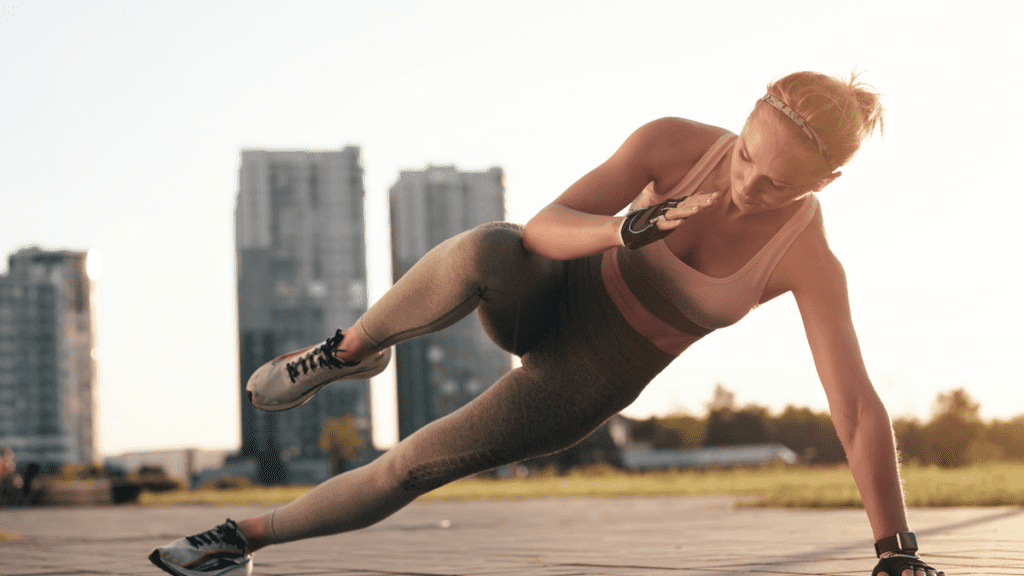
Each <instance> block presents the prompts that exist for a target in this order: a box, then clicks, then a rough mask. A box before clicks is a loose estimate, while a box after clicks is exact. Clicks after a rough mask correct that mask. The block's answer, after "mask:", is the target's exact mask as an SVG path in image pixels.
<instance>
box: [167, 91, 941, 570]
mask: <svg viewBox="0 0 1024 576" xmlns="http://www.w3.org/2000/svg"><path fill="white" fill-rule="evenodd" d="M881 113H882V111H881V107H880V105H879V102H878V96H877V94H876V93H875V92H873V91H872V90H870V89H868V88H867V87H865V86H864V85H862V84H860V83H858V82H857V79H856V75H854V76H853V77H851V79H850V80H849V81H843V80H840V79H836V78H831V77H828V76H824V75H821V74H816V73H809V72H801V73H796V74H792V75H789V76H786V77H784V78H782V79H780V80H778V81H776V82H774V83H772V84H771V85H770V86H769V88H768V95H766V96H765V97H764V98H762V99H760V100H758V101H757V103H756V105H755V107H754V110H753V112H752V113H751V114H750V116H749V117H748V119H747V121H746V123H745V125H744V127H743V130H742V131H741V133H740V134H739V135H738V136H737V135H734V134H731V133H730V132H728V131H726V130H723V129H721V128H717V127H714V126H708V125H704V124H700V123H697V122H692V121H688V120H683V119H679V118H664V119H661V120H655V121H653V122H651V123H649V124H647V125H645V126H642V127H641V128H639V129H638V130H637V131H636V132H634V133H633V134H632V135H630V136H629V138H628V139H627V140H626V141H625V143H624V144H623V145H622V146H621V147H620V148H619V149H618V151H616V152H615V153H614V154H613V155H612V156H611V158H609V159H608V160H607V161H605V162H604V163H603V164H601V165H600V166H598V167H597V168H596V169H594V170H593V171H591V172H590V173H589V174H587V175H585V176H583V178H581V179H580V180H579V181H578V182H576V183H575V184H573V185H572V186H571V187H570V188H569V189H568V190H566V191H565V192H564V193H562V195H561V196H559V197H558V198H557V199H556V200H555V201H554V202H553V203H552V204H550V205H549V206H547V207H546V208H544V209H543V210H541V211H540V213H538V214H537V215H536V216H535V217H534V218H533V219H532V220H530V222H529V223H528V224H527V225H526V227H525V228H522V227H520V226H517V225H513V224H507V223H494V224H488V225H484V226H480V227H478V228H476V229H474V230H470V231H468V232H465V233H463V234H460V235H458V236H456V237H454V238H451V239H449V240H448V241H446V242H444V243H442V244H441V245H439V246H437V247H436V248H435V249H433V250H432V251H431V252H429V253H428V254H427V255H426V256H424V257H423V259H422V260H421V261H420V262H419V263H417V265H416V266H415V267H413V269H412V270H411V271H409V272H408V273H407V274H406V275H405V276H403V277H402V278H401V279H400V280H399V281H398V282H397V283H396V284H395V285H394V286H393V287H392V288H391V290H389V291H388V292H387V293H386V294H385V295H384V296H383V297H382V298H381V299H380V300H379V301H378V302H377V303H375V304H374V305H373V306H372V307H371V308H370V309H369V310H368V311H367V312H366V314H364V315H363V316H362V317H361V318H360V319H359V320H358V321H357V322H356V324H355V326H353V327H352V328H351V329H349V330H345V331H340V330H339V331H338V333H337V334H336V335H335V337H333V338H330V339H328V340H327V342H325V343H324V344H321V345H318V346H312V347H310V348H307V349H304V350H300V351H297V352H294V353H291V354H286V355H285V356H282V357H280V358H278V359H276V360H274V361H272V362H270V363H268V364H267V365H266V366H264V367H262V368H260V370H258V371H257V372H256V373H255V374H254V375H253V376H252V378H251V379H250V381H249V384H248V386H247V390H248V393H249V398H250V399H251V400H252V402H253V404H255V405H256V406H257V407H260V408H262V409H265V410H284V409H288V408H292V407H294V406H298V405H300V404H302V403H303V402H306V401H308V400H309V399H310V398H311V397H312V395H313V394H315V393H316V391H317V390H319V389H320V388H321V387H323V386H325V385H327V384H329V383H330V382H334V381H336V380H339V379H343V378H367V377H370V376H372V375H375V374H377V373H379V372H380V371H382V370H383V369H384V367H385V366H386V364H387V362H388V361H389V359H390V346H392V345H394V344H397V343H398V342H402V341H404V340H408V339H409V338H413V337H415V336H419V335H422V334H425V333H428V332H433V331H436V330H440V329H442V328H444V327H446V326H449V325H451V324H453V323H454V322H455V321H457V320H459V319H460V318H462V317H464V316H465V315H467V314H468V313H470V312H471V311H472V310H474V309H476V310H477V312H478V315H479V317H480V321H481V323H482V324H483V325H484V328H485V329H486V330H487V332H488V334H489V336H491V338H492V339H493V340H494V341H495V343H497V344H498V345H499V346H501V347H502V348H503V349H505V350H508V351H510V352H513V353H515V354H517V355H520V356H521V357H522V367H521V368H517V369H515V370H513V371H512V372H510V373H508V374H507V375H506V376H504V377H503V378H502V379H501V380H499V381H498V382H497V383H496V384H495V385H494V386H492V387H491V388H490V389H488V390H487V391H486V392H485V393H484V394H482V395H481V396H480V397H478V398H477V399H475V400H473V401H472V402H470V403H469V404H467V405H466V406H465V407H463V408H462V409H460V410H458V411H456V412H455V413H453V414H451V415H449V416H447V417H445V418H442V419H440V420H438V421H436V422H433V423H431V424H430V425H428V426H425V427H424V428H422V429H421V430H419V431H418V432H416V433H415V434H413V435H411V436H410V437H408V438H406V439H405V440H403V441H402V442H401V443H399V444H398V445H397V446H395V447H394V448H393V449H392V450H391V451H389V452H388V453H386V454H385V455H383V456H381V457H380V458H378V459H377V460H376V461H374V462H372V463H370V464H368V465H366V466H364V467H362V468H359V469H356V470H353V471H350V472H347V473H345V474H341V475H339V476H336V477H334V478H332V479H330V480H328V481H326V482H324V483H323V484H321V485H320V486H317V487H316V488H314V489H313V490H311V491H310V492H308V493H306V494H305V495H303V496H302V497H300V498H299V499H297V500H296V501H294V502H292V503H290V504H288V505H285V506H282V507H280V508H277V509H275V510H273V511H271V512H270V513H268V514H266V515H265V516H262V517H256V518H250V519H247V520H244V521H242V522H241V523H238V524H236V523H234V522H233V521H230V520H229V521H228V522H227V523H226V524H222V525H221V526H218V527H216V528H214V529H212V530H209V531H207V532H203V533H200V534H197V535H195V536H190V537H188V538H184V539H182V540H178V541H176V542H174V543H172V544H169V545H167V546H164V547H162V548H159V549H157V550H155V551H154V552H153V554H152V555H151V556H150V558H151V560H153V562H154V563H156V564H157V565H159V566H161V567H163V568H165V569H166V570H167V571H168V572H171V573H174V574H211V573H216V574H228V573H232V574H233V573H248V572H247V571H249V570H251V567H252V562H251V559H250V554H251V553H252V552H253V551H255V550H257V549H259V548H262V547H263V546H266V545H268V544H277V543H282V542H288V541H292V540H297V539H300V538H309V537H313V536H322V535H326V534H334V533H338V532H343V531H347V530H353V529H356V528H362V527H365V526H368V525H370V524H373V523H375V522H377V521H379V520H381V519H382V518H384V517H386V516H388V515H389V514H391V513H393V512H395V511H396V510H398V509H400V508H401V507H403V506H405V505H406V504H408V503H409V502H411V501H412V500H413V499H415V498H416V497H417V496H419V495H421V494H423V493H425V492H428V491H430V490H432V489H434V488H437V487H438V486H441V485H443V484H445V483H447V482H450V481H452V480H455V479H457V478H461V477H464V476H466V475H469V474H473V473H477V472H481V471H483V470H486V469H489V468H493V467H496V466H500V465H503V464H506V463H510V462H515V461H517V460H521V459H525V458H530V457H534V456H538V455H541V454H547V453H551V452H554V451H557V450H560V449H563V448H566V447H568V446H570V445H572V444H574V443H576V442H578V441H579V440H581V439H582V438H584V437H586V436H587V435H588V434H589V433H590V432H592V431H593V430H594V429H596V428H597V427H598V426H600V425H601V424H602V423H603V422H604V421H605V420H607V419H608V418H609V417H611V416H612V415H613V414H615V413H617V412H618V411H619V410H621V409H623V408H625V407H626V406H628V405H629V404H630V403H631V402H632V401H633V400H634V399H635V398H636V397H637V395H639V394H640V392H641V391H642V390H643V388H644V387H645V386H646V385H647V383H648V382H650V381H651V379H653V378H654V376H655V375H657V374H658V373H659V372H660V371H661V370H662V369H663V368H665V367H666V366H667V365H668V364H669V363H670V362H671V361H672V359H673V358H675V356H677V355H679V354H680V353H681V352H682V351H683V350H685V349H686V348H687V347H688V346H689V345H690V344H692V343H693V342H695V341H696V340H698V339H699V338H701V337H702V336H704V335H705V334H707V333H709V332H711V331H712V330H714V329H716V328H720V327H724V326H727V325H729V324H732V323H734V322H736V321H738V320H739V319H740V318H741V317H743V316H744V315H745V314H746V313H747V312H749V311H750V310H751V309H752V308H753V307H755V306H756V305H758V304H760V303H762V302H765V301H768V300H770V299H772V298H774V297H776V296H778V295H780V294H783V293H785V292H792V293H793V295H794V297H795V298H796V300H797V304H798V305H799V309H800V314H801V316H802V318H803V321H804V326H805V328H806V332H807V338H808V341H809V342H810V345H811V350H812V352H813V356H814V361H815V365H816V367H817V370H818V374H819V376H820V378H821V381H822V384H823V386H824V388H825V392H826V394H827V396H828V400H829V406H830V411H831V414H832V420H833V422H834V423H835V426H836V429H837V431H838V433H839V436H840V438H841V439H842V441H843V445H844V447H845V449H846V453H847V456H848V460H849V463H850V469H851V471H852V472H853V475H854V478H855V480H856V482H857V486H858V488H859V490H860V492H861V495H862V498H863V501H864V505H865V509H866V510H867V513H868V518H869V520H870V523H871V527H872V531H873V532H874V536H875V539H876V540H877V541H878V544H876V552H877V553H878V555H879V556H880V561H879V564H878V566H877V567H876V568H875V573H876V574H877V573H879V572H887V573H888V574H890V575H891V576H936V571H935V570H934V569H933V568H931V567H928V566H927V565H925V564H924V563H923V562H921V561H920V560H919V559H918V558H917V556H915V555H914V552H916V542H913V541H912V540H913V535H912V533H910V532H907V530H908V527H907V520H906V514H905V509H904V504H903V494H902V491H901V484H900V478H899V471H898V466H897V459H896V448H895V442H894V440H893V435H892V428H891V425H890V421H889V417H888V414H887V413H886V410H885V408H884V407H883V406H882V403H881V401H880V400H879V398H878V395H877V394H876V393H875V390H874V388H873V387H872V385H871V382H870V381H869V380H868V376H867V372H866V369H865V367H864V363H863V360H862V358H861V353H860V349H859V346H858V343H857V338H856V335H855V333H854V329H853V324H852V321H851V316H850V308H849V302H848V297H847V288H846V280H845V276H844V273H843V269H842V266H841V265H840V263H839V261H838V260H837V259H836V257H835V256H834V255H833V254H832V252H831V251H830V250H829V247H828V243H827V242H826V239H825V231H824V227H823V224H822V215H821V210H820V208H819V206H818V202H817V199H816V197H815V194H816V193H818V192H820V191H821V190H822V189H824V188H825V187H826V186H827V185H828V184H829V183H831V182H832V181H833V180H835V179H836V178H838V177H839V176H840V175H841V172H839V171H837V168H838V167H840V166H842V165H843V164H845V163H846V162H847V161H848V160H849V159H850V158H851V157H852V156H853V154H854V153H855V152H856V151H857V149H858V148H859V146H860V144H861V142H862V141H863V140H864V138H866V137H867V136H869V135H870V134H871V133H872V132H873V131H874V129H875V127H876V126H880V125H881V120H882V118H881ZM626 206H631V208H633V209H634V210H633V211H631V212H629V213H628V214H627V215H626V216H625V217H623V216H615V215H616V214H617V213H619V212H620V211H621V210H622V209H623V208H625V207H626ZM204 563H205V564H204ZM184 566H190V567H191V568H190V569H184V568H182V567H184ZM204 566H205V568H203V567H204ZM915 570H916V571H917V572H918V574H917V575H915V573H914V572H915ZM938 574H940V575H942V574H943V573H942V572H938ZM943 576H944V575H943Z"/></svg>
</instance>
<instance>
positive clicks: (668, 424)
mask: <svg viewBox="0 0 1024 576" xmlns="http://www.w3.org/2000/svg"><path fill="white" fill-rule="evenodd" d="M979 407H980V404H979V403H978V402H976V401H975V400H974V399H973V398H971V396H970V394H968V392H967V391H966V390H965V389H963V388H958V389H956V390H951V391H949V392H944V393H940V394H938V396H937V397H936V400H935V404H934V407H933V410H932V417H931V418H930V419H929V420H927V421H925V422H922V421H919V420H917V419H916V418H911V419H908V418H898V419H895V420H894V421H893V432H894V433H895V436H896V447H897V450H898V451H899V454H900V458H901V459H902V461H903V462H904V463H906V464H919V465H938V466H941V467H945V468H951V467H958V466H967V465H970V464H976V463H979V462H989V461H1024V415H1020V416H1017V417H1014V418H1012V419H1010V420H992V421H990V422H984V421H982V419H981V417H980V416H979V412H978V411H979ZM627 422H628V424H629V429H630V436H631V437H632V439H633V440H634V441H637V442H643V443H645V444H648V445H650V446H651V447H652V448H682V449H686V448H700V447H711V446H731V445H739V444H763V443H779V444H783V445H785V446H786V447H788V448H789V449H791V450H793V451H794V452H796V453H797V454H798V455H799V456H800V458H801V460H802V461H803V462H805V463H808V464H836V463H841V462H846V453H845V452H844V450H843V445H842V443H841V442H840V441H839V436H838V435H837V434H836V430H835V427H834V426H833V425H832V418H831V417H830V416H829V414H828V413H827V412H815V411H813V410H811V409H810V408H800V407H795V406H787V407H786V408H785V410H783V411H782V412H781V413H779V414H773V413H772V412H771V411H770V410H769V409H768V408H767V407H764V406H760V405H757V404H748V405H746V406H743V407H738V406H736V404H735V396H734V395H733V393H732V392H730V391H729V390H727V389H726V388H725V387H724V386H722V385H721V384H719V385H717V386H716V388H715V393H714V397H713V398H712V400H711V402H710V403H708V411H707V414H706V416H704V417H703V418H701V417H696V416H692V415H686V414H680V415H671V416H663V417H652V418H650V419H647V420H627Z"/></svg>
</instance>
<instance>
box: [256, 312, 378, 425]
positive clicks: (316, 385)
mask: <svg viewBox="0 0 1024 576" xmlns="http://www.w3.org/2000/svg"><path fill="white" fill-rule="evenodd" d="M342 338H343V335H342V331H341V330H338V331H337V332H336V333H335V334H334V336H332V337H330V338H328V339H327V341H326V342H324V343H323V344H317V345H314V346H310V347H309V348H304V349H302V350H296V351H295V352H289V353H288V354H285V355H283V356H279V357H278V358H275V359H273V360H271V361H270V362H267V363H266V364H264V365H263V366H261V367H260V369H259V370H257V371H256V372H255V373H253V375H252V376H251V377H250V378H249V382H248V384H246V385H245V391H246V393H247V394H248V395H249V401H250V402H252V405H253V406H255V407H257V408H259V409H260V410H267V411H270V412H278V411H280V410H288V409H289V408H295V407H296V406H301V405H302V404H305V403H306V402H309V400H310V399H311V398H313V395H314V394H316V393H317V391H319V390H320V389H321V388H323V387H324V386H327V385H328V384H330V383H331V382H336V381H338V380H349V379H365V378H370V377H373V376H376V375H377V374H380V373H381V372H383V371H384V369H385V368H387V366H388V362H390V361H391V349H390V348H387V349H385V350H384V351H382V352H378V353H376V354H373V355H371V356H368V357H366V358H364V359H363V361H362V362H358V363H356V364H347V363H345V362H343V361H341V360H338V359H337V358H335V357H334V351H335V350H336V349H337V348H338V345H339V344H341V340H342Z"/></svg>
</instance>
